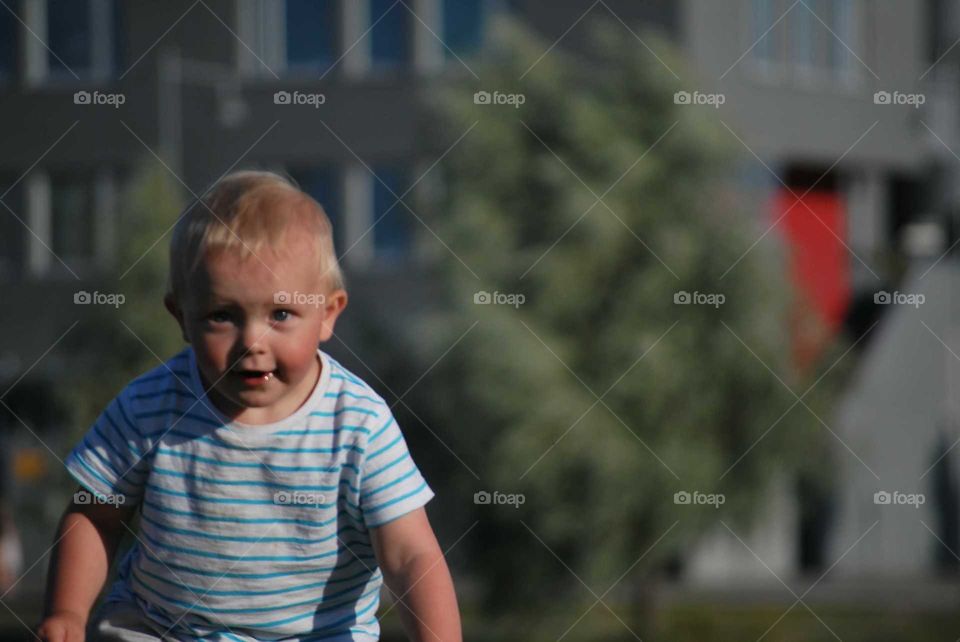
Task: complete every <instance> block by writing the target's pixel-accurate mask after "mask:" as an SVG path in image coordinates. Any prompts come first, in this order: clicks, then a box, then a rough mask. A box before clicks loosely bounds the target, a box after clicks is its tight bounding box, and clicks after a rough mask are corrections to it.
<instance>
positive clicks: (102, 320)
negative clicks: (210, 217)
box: [65, 164, 184, 437]
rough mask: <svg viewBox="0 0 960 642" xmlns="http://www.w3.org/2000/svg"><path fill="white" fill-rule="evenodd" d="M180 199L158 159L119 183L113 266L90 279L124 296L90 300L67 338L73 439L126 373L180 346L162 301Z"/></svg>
mask: <svg viewBox="0 0 960 642" xmlns="http://www.w3.org/2000/svg"><path fill="white" fill-rule="evenodd" d="M183 205H184V203H183V202H182V200H181V190H180V189H179V186H178V185H177V184H176V183H175V182H174V179H172V178H171V177H170V174H169V173H168V172H167V171H166V170H164V169H163V168H162V167H160V166H158V165H156V164H150V165H147V164H143V165H141V166H140V167H138V168H137V169H136V170H135V172H134V173H133V174H132V176H131V178H130V180H129V181H128V182H127V183H126V185H125V187H124V190H123V192H122V195H121V198H120V201H119V207H118V216H117V228H116V238H117V239H118V243H117V253H116V255H115V257H114V258H115V268H114V270H113V271H112V272H111V273H110V274H109V275H108V276H107V278H104V279H103V280H101V281H98V282H97V283H96V284H92V287H96V288H97V289H99V291H101V292H107V293H117V294H122V295H123V297H124V299H123V303H122V305H119V306H118V307H115V308H114V307H110V306H96V307H95V308H94V309H92V310H91V314H90V315H88V316H85V317H84V318H83V319H82V320H81V322H80V324H79V325H78V326H77V328H76V329H75V330H74V331H73V332H72V333H71V334H70V335H68V338H67V341H68V345H69V353H70V363H71V367H70V372H72V373H74V375H75V376H72V377H69V379H70V381H69V384H68V385H67V386H66V387H65V389H66V391H67V393H66V394H67V395H68V399H69V401H70V405H71V406H72V407H73V408H74V409H75V410H74V415H75V416H74V417H73V418H72V424H71V425H72V426H73V427H74V430H75V431H76V435H77V436H78V437H79V436H81V435H83V434H84V433H85V432H86V431H87V429H88V428H89V426H90V424H91V423H92V422H93V421H94V420H95V419H96V417H97V415H99V414H100V412H101V411H102V410H103V409H104V408H105V407H106V406H107V404H108V403H109V402H110V400H112V399H113V397H114V396H116V395H117V394H118V393H119V392H120V390H121V389H122V388H123V387H124V386H125V385H126V384H127V383H129V381H130V380H131V379H133V378H134V377H136V376H138V375H140V374H143V373H144V372H146V371H148V370H150V369H151V368H154V367H156V366H158V365H160V363H161V362H163V361H166V360H167V359H168V358H170V356H172V355H173V354H174V353H175V352H176V351H177V350H179V349H180V348H181V347H182V346H183V340H182V338H181V336H180V331H179V329H178V327H177V325H176V322H175V321H174V320H173V318H172V317H170V316H169V315H168V314H167V312H166V310H165V308H164V306H163V295H164V292H165V291H166V279H167V255H168V248H169V239H170V236H169V232H170V230H171V228H172V226H173V224H174V222H175V221H176V220H177V217H178V216H179V214H180V211H181V210H182V208H183ZM90 373H95V374H96V376H90Z"/></svg>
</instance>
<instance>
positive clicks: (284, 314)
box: [273, 310, 290, 321]
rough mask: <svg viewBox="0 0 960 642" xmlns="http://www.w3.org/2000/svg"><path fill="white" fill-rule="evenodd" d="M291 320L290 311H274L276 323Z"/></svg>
mask: <svg viewBox="0 0 960 642" xmlns="http://www.w3.org/2000/svg"><path fill="white" fill-rule="evenodd" d="M289 318H290V310H274V311H273V320H274V321H286V320H287V319H289Z"/></svg>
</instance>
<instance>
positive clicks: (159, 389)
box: [120, 346, 191, 401]
mask: <svg viewBox="0 0 960 642" xmlns="http://www.w3.org/2000/svg"><path fill="white" fill-rule="evenodd" d="M190 352H191V348H190V346H187V347H185V348H184V349H182V350H180V351H179V352H177V353H176V354H175V355H173V356H172V357H170V358H169V359H167V360H166V361H165V362H163V363H160V364H158V365H157V366H156V367H154V368H151V369H150V370H147V371H146V372H143V373H141V374H139V375H137V376H136V377H134V378H133V379H131V380H130V381H129V382H128V383H127V385H126V386H124V388H123V390H122V391H121V392H120V396H122V397H126V398H127V400H129V401H137V400H140V399H144V398H149V397H154V396H157V395H160V394H163V393H164V392H166V391H173V390H175V389H179V388H184V389H186V388H189V382H190V377H191V373H190Z"/></svg>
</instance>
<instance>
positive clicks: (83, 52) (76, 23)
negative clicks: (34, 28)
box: [45, 0, 121, 78]
mask: <svg viewBox="0 0 960 642" xmlns="http://www.w3.org/2000/svg"><path fill="white" fill-rule="evenodd" d="M118 4H119V3H118V2H117V0H47V4H46V36H47V40H46V44H47V47H48V50H46V51H45V53H46V56H47V60H46V64H47V74H48V75H49V76H50V77H52V78H67V77H69V78H72V77H73V75H74V74H76V75H77V76H80V77H84V76H86V77H89V76H95V77H104V76H108V75H110V74H112V73H114V72H115V71H116V70H117V67H118V63H119V60H118V58H119V49H120V47H119V44H120V37H119V32H120V24H119V20H120V11H121V9H120V7H119V6H118ZM71 72H72V73H71Z"/></svg>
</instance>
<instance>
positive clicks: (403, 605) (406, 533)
mask: <svg viewBox="0 0 960 642" xmlns="http://www.w3.org/2000/svg"><path fill="white" fill-rule="evenodd" d="M370 534H371V540H372V543H373V549H374V552H375V553H376V556H377V562H378V564H379V565H380V570H381V571H382V572H383V579H384V582H385V583H386V585H387V587H388V588H389V589H390V590H391V591H392V592H393V593H394V594H395V595H396V596H397V598H398V602H399V604H398V608H399V609H400V618H401V620H402V622H403V627H404V629H405V630H406V632H407V636H408V637H409V638H410V640H411V641H412V642H461V641H462V639H463V638H462V633H461V630H460V611H459V609H458V608H457V595H456V593H455V592H454V588H453V580H452V579H451V577H450V570H449V569H448V568H447V562H446V560H445V558H444V556H443V551H441V550H440V545H439V544H437V538H436V536H435V535H434V534H433V529H432V528H431V527H430V522H429V520H428V519H427V513H426V511H425V510H424V509H423V508H422V507H421V508H418V509H417V510H414V511H411V512H409V513H407V514H406V515H404V516H402V517H399V518H397V519H395V520H393V521H391V522H388V523H386V524H384V525H383V526H379V527H375V528H371V529H370Z"/></svg>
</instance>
